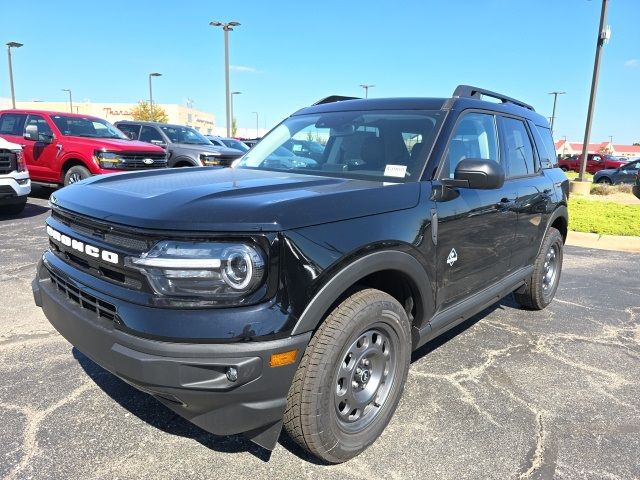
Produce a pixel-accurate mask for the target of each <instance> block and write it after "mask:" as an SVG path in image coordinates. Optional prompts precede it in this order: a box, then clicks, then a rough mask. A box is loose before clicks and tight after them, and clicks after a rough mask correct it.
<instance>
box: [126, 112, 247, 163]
mask: <svg viewBox="0 0 640 480" xmlns="http://www.w3.org/2000/svg"><path fill="white" fill-rule="evenodd" d="M114 125H115V126H116V127H117V128H118V129H119V130H121V131H122V132H124V134H125V135H127V137H129V138H130V139H131V140H139V141H141V142H147V143H153V144H154V145H158V146H160V147H162V148H164V149H165V150H167V152H168V158H167V166H169V167H201V166H203V165H204V166H222V167H228V166H229V165H231V163H232V162H233V161H234V160H235V159H237V158H239V157H241V156H242V154H243V153H244V152H242V151H240V150H236V149H235V148H227V147H219V146H217V145H214V144H212V143H211V141H209V139H208V138H206V137H205V136H204V135H202V134H201V133H200V132H198V131H197V130H195V129H194V128H191V127H185V126H184V125H170V124H167V123H159V122H142V121H132V120H122V121H120V122H116V123H115V124H114Z"/></svg>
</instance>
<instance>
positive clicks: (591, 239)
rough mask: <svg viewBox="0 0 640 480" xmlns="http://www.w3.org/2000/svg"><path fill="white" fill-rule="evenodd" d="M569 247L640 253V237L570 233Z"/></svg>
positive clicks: (568, 237)
mask: <svg viewBox="0 0 640 480" xmlns="http://www.w3.org/2000/svg"><path fill="white" fill-rule="evenodd" d="M566 243H567V245H572V246H574V247H585V248H598V249H600V250H616V251H619V252H633V253H640V237H624V236H620V235H599V234H597V233H584V232H571V231H570V232H569V233H568V235H567V242H566Z"/></svg>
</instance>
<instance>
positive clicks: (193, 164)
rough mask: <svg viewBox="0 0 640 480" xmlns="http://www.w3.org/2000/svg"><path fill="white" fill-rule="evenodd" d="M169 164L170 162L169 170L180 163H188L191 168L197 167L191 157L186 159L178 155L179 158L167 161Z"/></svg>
mask: <svg viewBox="0 0 640 480" xmlns="http://www.w3.org/2000/svg"><path fill="white" fill-rule="evenodd" d="M169 162H171V167H170V168H175V165H176V163H180V162H186V163H189V164H191V166H192V167H198V166H199V164H198V161H197V160H195V159H193V158H191V157H186V156H184V155H180V156H178V157H176V158H175V159H174V158H171V159H169V161H168V162H167V163H169Z"/></svg>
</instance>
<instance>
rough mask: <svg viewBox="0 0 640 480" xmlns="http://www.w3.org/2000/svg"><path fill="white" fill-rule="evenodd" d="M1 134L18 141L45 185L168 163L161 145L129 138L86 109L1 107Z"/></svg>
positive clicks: (33, 174) (33, 176) (34, 173)
mask: <svg viewBox="0 0 640 480" xmlns="http://www.w3.org/2000/svg"><path fill="white" fill-rule="evenodd" d="M0 137H3V138H5V139H6V140H8V141H10V142H13V143H18V144H21V145H23V150H22V151H23V155H24V158H25V161H26V164H27V167H28V169H29V173H30V175H31V180H32V181H33V182H34V183H44V184H47V185H50V186H58V185H69V184H71V183H75V182H78V181H80V180H83V179H85V178H87V177H89V176H91V175H98V174H103V173H114V172H122V171H131V170H148V169H155V168H164V167H166V165H167V160H166V154H165V152H164V150H162V149H161V148H159V147H156V146H153V145H148V144H145V143H142V142H132V141H131V140H129V139H128V138H127V137H125V136H124V135H123V134H122V133H121V132H120V131H119V130H118V129H117V128H115V127H114V126H113V125H111V124H110V123H109V122H107V121H106V120H103V119H101V118H97V117H92V116H89V115H78V114H72V113H58V112H48V111H43V110H4V111H0Z"/></svg>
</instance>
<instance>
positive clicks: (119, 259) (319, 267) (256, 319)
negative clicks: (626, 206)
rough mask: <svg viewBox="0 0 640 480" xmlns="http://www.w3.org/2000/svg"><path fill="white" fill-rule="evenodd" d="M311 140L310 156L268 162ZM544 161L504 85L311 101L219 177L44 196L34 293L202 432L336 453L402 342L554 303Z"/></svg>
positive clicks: (555, 214) (139, 177)
mask: <svg viewBox="0 0 640 480" xmlns="http://www.w3.org/2000/svg"><path fill="white" fill-rule="evenodd" d="M484 96H488V97H494V98H495V99H497V100H498V102H494V101H485V100H483V97H484ZM309 136H311V137H312V138H318V139H320V141H322V142H323V143H325V144H326V147H325V149H324V151H323V155H322V157H321V158H319V160H318V161H317V162H316V161H314V162H312V163H299V164H293V165H291V166H290V167H288V168H285V167H284V166H283V164H282V163H277V162H276V163H270V161H269V160H270V156H271V154H272V152H275V151H276V150H277V149H278V148H280V147H281V146H282V145H283V144H285V143H286V142H288V141H289V140H291V139H305V138H308V137H309ZM555 162H556V152H555V149H554V144H553V141H552V138H551V132H550V131H549V125H548V123H547V120H546V119H545V118H544V117H542V116H540V115H538V114H537V113H535V111H534V109H533V108H532V107H530V106H529V105H527V104H525V103H522V102H520V101H518V100H515V99H512V98H509V97H506V96H504V95H500V94H497V93H493V92H489V91H486V90H482V89H479V88H475V87H469V86H464V85H462V86H459V87H458V88H457V89H456V90H455V92H454V94H453V96H452V97H451V98H394V99H365V100H363V99H347V98H345V97H328V98H327V99H324V100H322V101H320V102H318V103H317V104H315V105H313V106H311V107H308V108H304V109H302V110H300V111H298V112H297V113H295V114H293V115H292V116H290V117H289V118H287V119H286V120H284V121H283V122H282V123H281V124H280V125H278V126H277V127H276V128H274V129H273V130H272V131H271V132H270V133H269V134H268V135H267V136H266V137H265V138H264V139H263V140H262V141H261V142H260V143H259V144H257V145H256V146H255V147H254V148H253V149H252V150H250V151H249V152H247V153H246V154H245V155H244V156H243V157H242V158H240V159H239V160H238V161H237V162H236V163H235V164H234V166H233V168H225V169H223V168H191V169H180V170H163V171H155V172H139V173H130V174H125V175H118V176H104V177H100V178H93V179H89V180H85V181H83V182H81V183H79V184H77V185H72V186H71V187H69V188H65V189H63V190H62V191H60V192H57V193H55V194H54V195H53V196H52V197H51V203H52V205H53V207H52V214H51V216H50V217H49V218H48V220H47V227H46V231H47V234H48V236H49V240H50V245H49V249H48V250H47V251H46V252H44V254H43V256H42V260H41V262H40V263H39V265H38V269H37V276H36V278H35V280H34V282H33V292H34V297H35V302H36V304H37V305H39V306H41V307H42V309H43V311H44V313H45V315H46V316H47V317H48V319H49V321H50V322H51V323H52V324H53V325H54V327H55V328H56V329H57V330H58V331H59V332H60V333H61V334H62V335H63V336H64V337H65V338H66V339H68V340H69V342H71V343H72V344H73V345H75V346H76V347H77V348H78V349H79V350H80V351H81V352H84V353H85V354H86V355H87V356H88V357H90V358H91V359H93V360H94V361H95V362H97V363H98V364H100V365H101V366H103V367H104V368H106V369H107V370H109V371H110V372H112V373H113V374H115V375H117V376H119V377H121V378H123V379H124V380H125V381H127V382H128V383H130V384H132V385H134V386H136V387H137V388H139V389H140V390H142V391H144V392H147V393H149V394H151V395H153V396H154V397H155V398H157V399H158V400H159V401H160V402H162V403H163V404H165V405H166V406H168V407H169V408H171V409H172V410H174V411H175V412H177V413H178V414H180V415H182V416H183V417H185V418H187V419H188V420H190V421H191V422H193V423H195V424H196V425H198V426H200V427H202V428H203V429H205V430H207V431H209V432H213V433H215V434H219V435H228V434H235V433H239V432H242V433H244V434H245V435H246V436H247V437H248V438H250V439H252V440H253V441H254V442H256V443H257V444H259V445H262V446H263V447H266V448H268V449H272V448H273V447H274V446H275V444H276V442H277V439H278V436H279V434H280V431H281V428H282V426H283V425H284V427H285V429H286V431H287V432H288V433H289V435H290V436H291V437H292V438H293V439H294V440H295V441H296V442H297V443H299V444H300V445H301V446H302V447H303V448H305V449H307V450H308V451H310V452H312V453H313V454H314V455H316V456H317V457H319V458H321V459H323V460H324V461H326V462H332V463H337V462H343V461H345V460H347V459H349V458H351V457H354V456H355V455H357V454H358V453H360V452H362V451H363V450H364V449H365V448H367V447H368V446H369V445H370V444H372V443H373V442H374V441H375V440H376V438H378V436H379V435H380V434H381V432H382V431H383V430H384V428H385V426H386V425H387V423H388V422H389V420H390V418H391V417H392V415H393V413H394V411H395V409H396V406H397V405H398V402H399V400H400V396H401V393H402V390H403V386H404V383H405V380H406V379H407V371H408V369H409V363H410V358H411V352H412V350H415V349H416V348H418V347H420V346H421V345H423V344H425V343H426V342H428V341H429V340H431V339H433V338H435V337H436V336H438V335H440V334H442V333H443V332H445V331H447V330H448V329H450V328H452V327H453V326H455V325H457V324H459V323H461V322H463V321H464V320H465V319H467V318H469V317H470V316H472V315H474V314H476V313H478V312H480V311H481V310H483V309H484V308H486V307H488V306H489V305H491V304H493V303H495V302H496V301H498V300H499V299H500V298H501V297H504V296H506V295H509V294H511V293H512V292H513V294H514V296H515V299H516V300H517V301H518V302H519V303H520V304H521V305H522V306H523V307H524V308H527V309H532V310H538V309H542V308H545V307H546V306H547V305H548V304H549V303H550V302H551V301H552V299H553V297H554V294H555V292H556V289H557V287H558V282H559V279H560V271H561V268H562V259H563V244H564V240H565V238H566V235H567V220H568V217H567V195H568V182H567V179H566V176H565V174H564V172H562V171H561V170H560V169H559V168H557V167H556V166H555Z"/></svg>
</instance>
